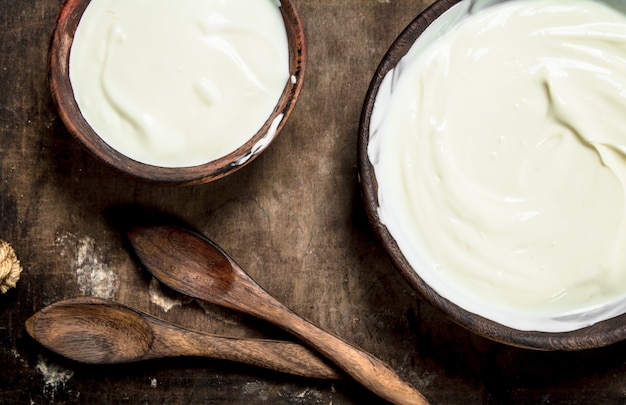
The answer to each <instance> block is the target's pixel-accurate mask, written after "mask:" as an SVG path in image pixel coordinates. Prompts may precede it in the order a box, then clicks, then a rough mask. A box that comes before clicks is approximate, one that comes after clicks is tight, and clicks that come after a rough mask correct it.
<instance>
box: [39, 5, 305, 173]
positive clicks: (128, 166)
mask: <svg viewBox="0 0 626 405" xmlns="http://www.w3.org/2000/svg"><path fill="white" fill-rule="evenodd" d="M88 4H89V0H67V1H66V2H65V3H64V4H63V6H62V8H61V10H60V11H59V14H58V17H57V22H56V26H55V30H54V33H53V36H52V42H51V45H50V52H49V69H50V71H49V74H50V77H49V80H50V88H51V91H52V97H53V100H54V102H55V104H56V107H57V110H58V112H59V115H60V117H61V119H62V120H63V123H64V124H65V126H66V127H67V129H68V131H69V132H70V134H71V135H72V136H73V137H74V138H75V139H76V140H77V141H78V142H79V143H80V144H81V145H82V146H83V147H85V148H86V149H87V150H88V151H89V152H90V153H91V154H92V155H94V156H95V157H96V158H97V159H98V160H100V161H101V162H104V163H105V164H107V165H109V166H111V167H113V168H115V169H117V170H119V171H121V172H122V173H123V174H125V175H128V176H130V177H132V178H135V179H138V180H142V181H147V182H154V183H163V184H172V185H191V184H200V183H206V182H209V181H213V180H217V179H219V178H222V177H224V176H226V175H228V174H230V173H232V172H234V171H236V170H238V169H240V168H242V167H244V166H245V165H247V164H249V163H250V162H251V161H252V160H254V159H255V158H256V157H258V156H259V154H260V153H261V152H262V151H264V150H265V149H266V148H267V146H269V144H270V143H271V142H272V141H273V139H274V138H275V137H276V135H277V134H278V133H279V132H280V130H281V129H282V128H283V126H284V125H285V122H286V121H287V118H288V117H289V115H290V114H291V112H292V110H293V108H294V106H295V103H296V100H297V99H298V96H299V94H300V90H301V88H302V80H303V76H304V70H305V61H306V43H305V38H304V29H303V27H302V21H301V18H300V15H299V13H298V11H297V9H296V6H295V4H294V2H293V1H292V0H281V7H280V10H281V13H282V16H283V20H284V22H285V27H286V31H287V38H288V44H289V73H290V76H291V77H290V79H289V80H287V83H286V84H285V88H284V90H283V92H282V95H281V97H280V99H279V101H278V104H277V105H276V107H275V108H274V110H273V112H272V114H271V115H270V116H269V117H268V119H267V120H266V121H265V124H264V125H263V126H262V127H261V129H259V131H258V132H257V133H256V134H254V135H253V136H252V137H251V138H250V139H249V140H248V141H247V142H246V143H245V144H243V145H242V146H240V147H239V148H238V149H236V150H235V151H234V152H232V153H230V154H228V155H226V156H224V157H222V158H219V159H217V160H213V161H210V162H208V163H205V164H202V165H198V166H191V167H160V166H154V165H150V164H145V163H141V162H138V161H136V160H133V159H131V158H129V157H127V156H125V155H124V154H122V153H120V152H118V151H117V150H115V149H113V148H112V147H110V146H109V145H108V144H106V143H105V142H104V141H103V140H102V139H101V138H100V137H99V136H98V134H97V133H96V132H95V131H94V130H93V129H92V128H91V126H90V125H89V124H88V123H87V121H86V120H85V118H84V117H83V115H82V114H81V112H80V109H79V108H78V105H77V103H76V100H75V99H74V92H73V90H72V85H71V83H70V76H69V57H70V49H71V46H72V42H73V40H74V34H75V32H76V28H77V26H78V23H79V21H80V19H81V16H82V14H83V12H84V11H85V8H86V7H87V5H88ZM276 124H277V125H276Z"/></svg>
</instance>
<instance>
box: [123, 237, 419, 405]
mask: <svg viewBox="0 0 626 405" xmlns="http://www.w3.org/2000/svg"><path fill="white" fill-rule="evenodd" d="M128 236H129V240H130V243H131V244H132V246H133V248H134V249H135V251H136V253H137V256H138V257H139V259H140V260H141V261H142V262H143V264H144V265H145V266H146V268H147V270H148V271H150V272H151V273H152V274H153V275H154V276H155V277H156V278H157V279H158V280H159V281H160V282H162V283H163V284H165V285H167V286H169V287H170V288H172V289H174V290H176V291H179V292H181V293H183V294H186V295H189V296H192V297H194V298H198V299H201V300H204V301H207V302H211V303H213V304H217V305H221V306H224V307H227V308H230V309H234V310H238V311H240V312H243V313H247V314H249V315H253V316H256V317H258V318H260V319H263V320H265V321H268V322H271V323H274V324H275V325H277V326H280V327H282V328H283V329H285V330H286V331H288V332H290V333H292V334H293V335H295V336H297V337H299V338H300V339H302V340H303V341H304V342H306V343H307V344H309V345H310V346H311V347H313V348H314V349H316V350H317V351H319V352H320V353H321V354H323V355H324V356H326V357H327V358H328V359H329V360H331V361H333V362H334V363H335V364H336V365H337V366H338V367H340V368H341V369H343V371H345V372H346V373H347V374H349V375H350V376H351V377H352V378H354V379H355V380H356V381H358V382H359V383H361V384H362V385H363V386H364V387H366V388H368V389H369V390H371V391H372V392H374V393H375V394H377V395H378V396H380V397H381V398H383V399H386V400H387V401H390V402H392V403H395V404H420V405H423V404H427V403H428V402H427V401H426V399H425V398H424V396H423V395H422V394H421V393H420V392H419V391H417V390H416V389H415V388H413V387H412V386H411V385H409V384H408V383H407V382H405V381H404V380H402V379H401V378H400V376H398V375H397V374H396V372H395V371H394V370H392V369H391V367H389V366H388V365H387V364H385V363H384V362H382V361H381V360H379V359H377V358H376V357H374V356H372V355H371V354H369V353H366V352H364V351H362V350H361V349H358V348H356V347H354V346H352V345H351V344H349V343H348V342H346V341H345V340H343V339H341V338H339V337H337V336H335V335H333V334H330V333H328V332H326V331H323V330H322V329H320V328H319V327H317V326H315V325H313V324H312V323H311V322H309V321H307V320H305V319H303V318H302V317H300V316H299V315H297V314H296V313H294V312H293V311H291V310H290V309H289V308H287V307H286V306H284V305H283V304H281V303H280V302H279V301H277V300H276V299H275V298H274V297H272V296H271V295H270V294H269V293H267V292H266V291H265V290H263V289H262V288H261V287H260V286H259V285H258V284H257V283H256V282H255V281H254V280H252V279H251V278H250V277H249V276H248V275H247V274H246V273H245V272H244V271H243V269H241V267H239V266H238V265H237V264H236V263H235V262H234V260H233V259H231V258H230V257H229V256H228V255H227V254H226V253H225V252H224V251H223V250H222V249H220V248H219V247H218V246H217V245H215V244H214V243H213V242H211V241H210V240H209V239H207V238H205V237H203V236H202V235H199V234H197V233H194V232H191V231H187V230H185V229H182V228H178V227H172V226H157V227H141V228H135V229H132V230H131V231H130V232H129V234H128Z"/></svg>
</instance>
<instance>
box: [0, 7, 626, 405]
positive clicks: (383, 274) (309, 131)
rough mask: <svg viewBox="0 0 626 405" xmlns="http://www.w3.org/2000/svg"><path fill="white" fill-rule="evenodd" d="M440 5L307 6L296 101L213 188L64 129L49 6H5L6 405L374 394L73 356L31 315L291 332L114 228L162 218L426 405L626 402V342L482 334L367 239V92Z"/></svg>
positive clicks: (1, 100) (0, 309)
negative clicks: (362, 147) (387, 60)
mask: <svg viewBox="0 0 626 405" xmlns="http://www.w3.org/2000/svg"><path fill="white" fill-rule="evenodd" d="M431 2H432V1H420V0H341V1H339V0H303V1H298V2H297V5H298V7H299V10H300V12H301V14H302V18H303V22H304V27H305V30H306V34H307V40H308V63H307V69H306V74H305V79H304V87H303V89H302V94H301V97H300V100H299V102H298V104H297V106H296V109H295V110H294V112H293V114H292V116H291V118H290V120H289V122H288V123H287V125H286V127H285V129H284V131H283V132H282V133H281V134H280V136H279V137H278V139H277V140H276V141H275V142H274V143H273V144H272V145H271V146H270V147H269V149H268V150H267V151H265V152H264V154H263V155H262V156H261V157H259V158H258V159H257V160H255V161H254V162H252V164H250V165H248V166H247V167H245V168H244V169H242V170H241V171H239V172H237V173H235V174H233V175H231V176H229V177H227V178H224V179H221V180H218V181H216V182H214V183H209V184H205V185H200V186H192V187H183V188H172V187H164V186H156V185H151V184H142V183H138V182H136V181H133V180H129V179H126V178H123V177H121V176H120V175H119V174H117V173H116V172H114V171H112V170H110V169H108V168H106V167H104V166H102V165H101V164H100V163H99V162H97V161H95V160H94V159H93V158H92V157H91V156H89V155H88V154H86V152H84V151H83V150H82V149H81V147H80V146H79V145H78V144H77V143H76V142H75V141H74V140H73V139H72V138H71V137H70V135H69V134H68V132H67V130H66V129H65V127H64V125H63V123H62V122H61V121H60V119H59V117H58V115H57V113H56V111H55V109H54V106H53V104H52V101H51V96H50V92H49V89H48V83H47V66H46V56H47V55H46V54H47V50H48V43H49V39H50V36H51V33H52V30H53V26H54V22H55V17H56V14H57V12H58V10H59V8H60V6H61V3H62V2H61V1H60V0H29V1H26V0H0V33H1V40H0V215H1V219H0V239H4V240H6V241H7V242H9V243H10V244H11V245H12V246H13V247H14V248H15V250H16V252H17V255H18V256H19V258H20V260H21V263H22V266H23V268H24V271H23V273H22V278H21V280H20V281H19V283H18V285H17V288H15V289H12V290H11V291H9V292H8V293H7V294H4V295H0V404H83V403H84V404H118V403H128V404H219V405H221V404H328V405H330V404H332V405H340V404H365V403H367V404H375V403H382V402H381V401H380V400H378V399H377V398H376V397H375V396H374V395H373V394H371V393H369V392H368V391H366V390H365V389H363V388H361V387H360V386H359V385H358V384H357V383H355V382H353V381H351V380H349V379H346V380H342V381H335V382H328V381H317V380H311V379H306V378H301V377H293V376H289V375H285V374H280V373H277V372H269V371H265V370H262V369H259V368H254V367H252V366H245V365H240V364H235V363H231V362H227V361H218V360H211V359H199V358H186V359H182V358H175V359H167V360H152V361H148V362H139V363H132V364H126V365H109V366H93V365H91V366H90V365H84V364H80V363H76V362H73V361H70V360H68V359H65V358H63V357H61V356H59V355H56V354H55V353H52V352H50V351H48V350H46V349H44V348H43V347H42V346H41V345H39V344H38V343H37V342H36V341H34V340H33V339H31V338H30V336H29V335H28V334H27V333H26V331H25V329H24V322H25V320H26V319H27V318H28V317H30V316H31V315H32V314H33V313H35V312H36V311H38V310H40V309H42V308H43V307H45V306H47V305H49V304H52V303H54V302H57V301H60V300H63V299H65V298H70V297H75V296H96V297H103V298H110V299H114V300H116V301H119V302H122V303H124V304H127V305H130V306H133V307H135V308H138V309H141V310H143V311H145V312H148V313H150V314H153V315H155V316H157V317H159V318H163V319H166V320H169V321H171V322H174V323H177V324H179V325H182V326H185V327H188V328H192V329H197V330H201V331H208V332H212V333H219V334H225V335H231V336H247V337H268V338H283V339H289V338H290V337H289V336H287V335H286V334H285V333H284V332H282V331H280V330H278V329H277V328H275V327H273V326H270V325H268V324H266V323H264V322H262V321H258V320H255V319H252V318H250V317H247V316H242V315H239V314H237V313H234V312H231V311H227V310H223V309H220V308H218V307H215V306H211V305H208V304H202V303H199V302H196V301H193V300H191V299H188V298H186V297H184V296H181V295H177V294H175V293H173V292H171V291H168V290H167V289H165V288H162V287H160V286H159V285H158V283H156V282H155V281H153V280H152V279H151V277H150V276H149V274H147V273H146V272H145V271H143V270H142V269H141V266H139V265H138V263H137V262H136V261H135V259H134V258H133V256H132V254H131V252H130V251H129V249H128V247H127V245H126V244H125V243H124V239H123V232H122V229H124V227H126V226H128V225H131V224H133V222H134V221H141V220H142V218H141V217H142V216H144V215H145V216H163V217H173V218H176V219H177V220H181V221H184V222H186V223H188V224H189V225H191V226H193V227H194V228H196V229H197V230H199V231H201V232H202V233H203V234H205V235H206V236H208V237H209V238H211V239H213V240H214V241H215V242H217V243H218V244H219V245H220V246H221V247H222V248H223V249H224V250H226V251H227V252H228V253H230V255H231V256H232V257H233V258H234V259H235V260H236V261H237V262H238V263H239V264H240V265H241V266H242V267H243V268H244V269H246V270H247V271H248V273H249V274H250V275H251V276H252V277H253V278H254V279H255V280H256V281H257V282H258V283H259V284H260V285H262V286H263V287H264V288H265V289H266V290H267V291H268V292H270V293H271V294H273V295H274V296H275V297H277V298H278V299H279V300H280V301H282V302H283V303H285V304H286V305H287V306H289V307H291V308H292V309H293V310H295V311H296V312H297V313H299V314H301V315H303V316H305V317H306V318H308V319H310V320H312V321H313V322H315V323H317V324H319V325H320V326H322V327H324V328H326V329H328V330H330V331H332V332H334V333H335V334H337V335H339V336H341V337H343V338H345V339H346V340H349V341H350V342H353V343H354V344H356V345H358V346H360V347H362V348H364V349H365V350H367V351H369V352H371V353H372V354H374V355H376V356H378V357H379V358H381V359H382V360H384V361H386V362H387V363H388V364H389V365H391V367H392V368H393V369H395V370H396V371H397V372H398V373H399V374H400V375H401V376H402V377H404V378H405V379H406V380H408V381H409V382H410V383H411V384H413V385H414V386H415V387H417V388H418V389H420V390H421V391H422V392H423V393H424V394H425V395H426V397H427V398H428V399H429V400H430V401H431V402H432V403H433V404H467V403H474V404H592V403H593V404H623V403H626V353H625V350H624V349H625V348H626V346H625V344H622V343H619V344H615V345H612V346H609V347H606V348H602V349H598V350H592V351H582V352H567V353H563V352H549V353H545V352H535V351H529V350H524V349H518V348H513V347H509V346H505V345H502V344H499V343H495V342H491V341H488V340H486V339H484V338H481V337H478V336H476V335H474V334H472V333H470V332H468V331H466V330H464V329H463V328H461V327H459V326H457V325H455V324H453V323H452V322H450V321H448V320H447V319H446V318H445V317H443V316H442V315H441V314H440V313H439V312H437V311H436V310H435V309H433V308H432V307H430V306H429V305H427V304H425V303H424V302H422V301H420V298H419V297H418V296H417V294H416V293H415V292H414V291H413V290H412V289H411V288H410V287H408V285H407V284H406V283H405V281H404V279H403V278H402V277H401V276H400V275H399V273H398V272H397V270H396V269H395V268H394V266H393V265H392V263H391V262H390V260H389V258H388V257H387V255H386V254H385V252H384V251H383V249H382V248H381V245H380V244H379V242H378V240H377V239H376V238H375V237H374V235H373V234H372V232H371V229H370V226H369V224H368V223H367V220H366V218H365V214H364V212H363V209H362V204H361V200H360V196H359V189H358V183H357V166H356V135H357V128H358V121H359V115H360V112H361V107H362V103H363V99H364V97H365V93H366V90H367V86H368V84H369V82H370V80H371V78H372V75H373V73H374V70H375V69H376V66H377V64H378V63H379V61H380V60H381V58H382V56H383V54H384V53H385V51H386V50H387V48H388V47H389V46H390V45H391V43H392V42H393V40H394V39H395V37H396V36H397V35H398V34H399V33H400V31H401V30H402V29H403V28H404V27H405V26H406V25H407V24H408V23H409V22H410V21H411V20H412V19H413V18H414V17H415V16H416V15H417V14H418V13H419V12H420V11H421V10H423V9H424V8H425V7H426V6H427V5H428V4H429V3H431Z"/></svg>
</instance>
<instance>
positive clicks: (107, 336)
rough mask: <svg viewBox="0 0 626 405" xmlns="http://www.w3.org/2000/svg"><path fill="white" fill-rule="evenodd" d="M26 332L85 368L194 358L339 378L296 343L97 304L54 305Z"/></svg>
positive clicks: (92, 301)
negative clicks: (204, 329) (213, 330)
mask: <svg viewBox="0 0 626 405" xmlns="http://www.w3.org/2000/svg"><path fill="white" fill-rule="evenodd" d="M26 331H27V332H28V334H29V335H30V336H31V337H33V338H34V339H35V340H37V341H39V342H40V343H41V344H42V345H44V346H45V347H47V348H48V349H50V350H52V351H54V352H56V353H58V354H60V355H62V356H65V357H67V358H69V359H72V360H75V361H79V362H82V363H88V364H115V363H127V362H134V361H139V360H148V359H155V358H164V357H179V356H198V357H211V358H216V359H222V360H231V361H237V362H241V363H245V364H251V365H254V366H257V367H264V368H268V369H271V370H274V371H279V372H284V373H290V374H295V375H299V376H303V377H311V378H321V379H339V378H341V374H339V373H338V372H337V371H336V369H335V368H334V367H332V366H331V365H329V364H328V362H327V361H326V360H324V359H321V358H320V357H319V356H318V355H317V354H316V353H314V352H312V351H311V350H310V349H308V348H306V347H304V346H302V345H300V344H297V343H292V342H285V341H279V340H269V339H243V338H232V337H224V336H217V335H212V334H208V333H200V332H196V331H192V330H189V329H185V328H182V327H179V326H175V325H172V324H170V323H167V322H165V321H163V320H160V319H158V318H155V317H153V316H151V315H148V314H146V313H143V312H141V311H138V310H136V309H133V308H130V307H127V306H125V305H122V304H119V303H116V302H114V301H110V300H104V299H100V298H91V297H80V298H73V299H68V300H65V301H60V302H57V303H54V304H52V305H50V306H48V307H46V308H44V309H42V310H41V311H39V312H37V313H36V314H34V315H33V316H31V317H30V318H29V319H28V320H27V321H26Z"/></svg>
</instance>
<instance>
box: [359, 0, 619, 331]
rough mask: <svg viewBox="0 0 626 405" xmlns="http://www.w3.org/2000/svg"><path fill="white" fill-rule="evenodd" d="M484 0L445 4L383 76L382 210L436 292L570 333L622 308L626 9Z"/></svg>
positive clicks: (376, 138) (377, 138)
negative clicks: (445, 10) (449, 6)
mask: <svg viewBox="0 0 626 405" xmlns="http://www.w3.org/2000/svg"><path fill="white" fill-rule="evenodd" d="M478 3H480V2H478ZM483 3H498V4H487V5H488V7H475V6H476V3H473V4H471V3H470V2H467V1H464V2H461V3H459V5H458V6H457V7H456V8H455V9H453V10H451V11H449V12H448V13H446V14H444V15H443V16H442V17H441V18H440V19H439V20H438V21H436V22H435V24H433V26H432V27H431V28H430V29H429V31H427V32H426V33H425V34H423V36H422V39H419V40H418V41H417V42H416V44H415V45H414V46H413V48H412V49H411V50H410V51H409V53H408V54H407V55H406V56H405V57H404V58H403V59H402V61H401V62H400V63H399V64H398V66H397V67H396V68H395V69H394V70H393V71H391V72H390V73H389V74H388V75H387V77H386V78H385V79H384V81H383V83H382V85H381V88H380V90H379V93H378V94H377V100H376V103H375V107H374V111H373V115H372V121H371V127H370V141H369V145H368V154H369V157H370V160H371V162H372V165H373V167H374V171H375V175H376V178H377V182H378V187H379V189H378V193H379V209H378V214H379V217H380V220H381V221H382V222H383V223H384V224H385V225H386V227H387V228H388V230H389V232H390V233H391V235H392V236H393V238H394V239H395V240H396V242H397V244H398V246H399V247H400V249H401V250H402V252H403V254H404V255H405V257H406V258H407V260H408V261H409V263H411V265H412V267H413V268H414V269H415V270H416V271H417V273H418V274H419V275H420V277H422V279H424V280H425V281H426V282H427V283H428V284H429V285H431V286H432V287H433V288H434V290H435V291H436V292H437V293H438V294H440V295H441V296H443V297H445V298H447V299H448V300H450V301H452V302H454V303H456V304H457V305H459V306H462V307H464V308H465V309H468V310H470V311H471V312H474V313H476V314H479V315H481V316H483V317H486V318H488V319H491V320H494V321H496V322H499V323H502V324H504V325H507V326H510V327H514V328H517V329H520V330H539V331H546V332H557V331H569V330H575V329H579V328H582V327H585V326H588V325H591V324H593V323H596V322H599V321H602V320H605V319H608V318H611V317H613V316H615V315H618V314H621V313H623V312H624V311H625V310H626V16H625V14H624V12H623V10H618V8H617V7H615V6H612V4H615V3H611V2H600V1H592V0H511V1H504V2H502V1H501V2H493V1H492V2H484V1H483ZM470 6H473V7H470ZM622 7H623V5H622ZM470 9H471V10H472V12H471V13H470V14H469V15H468V13H467V11H468V10H470Z"/></svg>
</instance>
